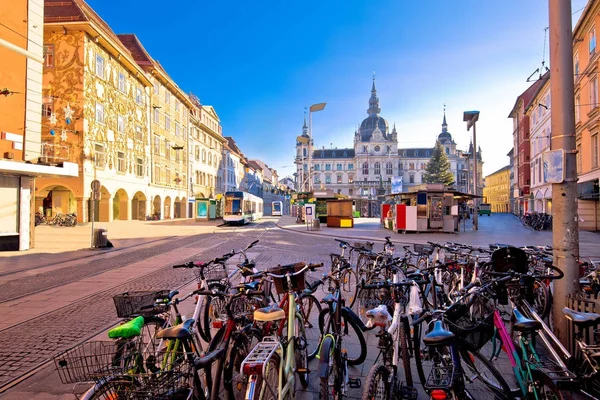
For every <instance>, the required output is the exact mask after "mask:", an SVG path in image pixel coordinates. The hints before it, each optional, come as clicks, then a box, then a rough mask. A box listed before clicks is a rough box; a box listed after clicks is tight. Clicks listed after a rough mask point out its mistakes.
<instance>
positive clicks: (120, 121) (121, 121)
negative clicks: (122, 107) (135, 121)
mask: <svg viewBox="0 0 600 400" xmlns="http://www.w3.org/2000/svg"><path fill="white" fill-rule="evenodd" d="M117 132H120V133H125V117H123V116H122V115H119V116H117Z"/></svg>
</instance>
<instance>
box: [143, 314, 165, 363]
mask: <svg viewBox="0 0 600 400" xmlns="http://www.w3.org/2000/svg"><path fill="white" fill-rule="evenodd" d="M165 327H166V321H165V320H164V319H163V318H161V317H157V316H151V317H144V326H143V327H142V332H141V334H140V340H141V341H142V346H143V347H142V356H143V357H144V360H145V367H146V369H148V370H149V371H148V372H156V371H157V370H158V369H159V368H160V363H161V360H162V357H161V352H162V350H163V349H162V348H161V347H164V346H162V345H161V344H163V343H164V341H163V340H161V339H157V338H156V334H157V333H158V332H159V331H160V330H162V329H164V328H165Z"/></svg>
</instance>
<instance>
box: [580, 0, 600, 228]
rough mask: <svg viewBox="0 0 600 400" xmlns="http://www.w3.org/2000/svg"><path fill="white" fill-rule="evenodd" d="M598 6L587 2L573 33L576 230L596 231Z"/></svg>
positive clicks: (599, 223)
mask: <svg viewBox="0 0 600 400" xmlns="http://www.w3.org/2000/svg"><path fill="white" fill-rule="evenodd" d="M599 32H600V3H599V2H597V1H596V2H594V1H590V2H588V4H587V6H586V7H585V10H584V11H583V13H582V14H581V17H580V18H579V21H578V22H577V25H576V26H575V30H574V31H573V69H574V73H575V133H576V143H577V176H578V179H579V181H578V184H577V191H578V197H579V206H578V210H577V212H578V214H579V228H580V229H583V230H596V231H597V230H600V202H599V200H600V199H599V190H598V180H599V178H600V152H599V147H598V146H599V143H598V142H599V139H598V132H599V131H600V124H599V122H600V103H599V101H598V67H600V61H599V60H600V49H599V48H598V46H597V35H598V33H599Z"/></svg>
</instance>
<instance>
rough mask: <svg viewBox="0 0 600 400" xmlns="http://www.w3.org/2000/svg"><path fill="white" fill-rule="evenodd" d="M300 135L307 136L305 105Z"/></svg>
mask: <svg viewBox="0 0 600 400" xmlns="http://www.w3.org/2000/svg"><path fill="white" fill-rule="evenodd" d="M302 136H306V137H308V126H307V125H306V107H304V125H302Z"/></svg>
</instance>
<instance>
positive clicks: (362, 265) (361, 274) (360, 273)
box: [356, 254, 371, 281]
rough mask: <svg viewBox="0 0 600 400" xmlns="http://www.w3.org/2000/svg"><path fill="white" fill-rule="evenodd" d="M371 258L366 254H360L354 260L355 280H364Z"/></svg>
mask: <svg viewBox="0 0 600 400" xmlns="http://www.w3.org/2000/svg"><path fill="white" fill-rule="evenodd" d="M370 264H371V258H370V257H369V256H368V255H366V254H361V255H359V256H358V259H357V260H356V278H357V279H358V280H359V281H362V280H366V279H367V274H368V272H369V270H370V268H369V267H370Z"/></svg>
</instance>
